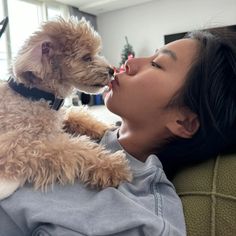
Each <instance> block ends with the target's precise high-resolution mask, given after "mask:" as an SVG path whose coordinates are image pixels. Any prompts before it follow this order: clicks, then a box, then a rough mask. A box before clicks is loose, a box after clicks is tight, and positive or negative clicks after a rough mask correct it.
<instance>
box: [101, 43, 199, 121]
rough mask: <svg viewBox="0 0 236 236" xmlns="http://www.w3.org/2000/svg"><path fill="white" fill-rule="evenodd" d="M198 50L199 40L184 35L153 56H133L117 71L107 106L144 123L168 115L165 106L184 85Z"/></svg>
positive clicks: (130, 118) (106, 97)
mask: <svg viewBox="0 0 236 236" xmlns="http://www.w3.org/2000/svg"><path fill="white" fill-rule="evenodd" d="M196 53H197V41H195V40H192V39H181V40H178V41H175V42H172V43H170V44H167V45H165V46H164V47H162V48H161V49H160V50H158V51H157V52H156V53H155V54H154V55H153V56H151V57H145V58H133V59H130V60H129V61H128V62H127V64H126V71H125V72H124V73H120V74H117V75H116V79H115V80H114V81H112V88H111V90H110V91H109V92H108V93H107V95H106V96H105V99H104V100H105V104H106V106H107V107H108V109H109V110H110V111H111V112H113V113H115V114H117V115H119V116H120V117H121V118H123V119H127V120H130V121H132V122H138V123H140V124H144V122H155V123H156V122H158V120H161V119H162V120H163V119H166V115H167V113H168V112H169V111H167V109H165V107H166V106H167V105H168V103H169V101H170V100H171V98H172V97H173V96H174V95H175V94H176V92H177V91H178V90H179V89H180V88H181V87H182V86H183V84H184V82H185V78H186V74H187V72H188V70H189V69H190V67H191V64H192V62H193V60H194V58H195V55H196Z"/></svg>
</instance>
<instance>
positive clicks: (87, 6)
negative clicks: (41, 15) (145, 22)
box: [55, 0, 154, 15]
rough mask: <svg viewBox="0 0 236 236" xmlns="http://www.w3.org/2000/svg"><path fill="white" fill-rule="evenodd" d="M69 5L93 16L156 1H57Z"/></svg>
mask: <svg viewBox="0 0 236 236" xmlns="http://www.w3.org/2000/svg"><path fill="white" fill-rule="evenodd" d="M55 1H57V2H61V3H64V4H67V5H71V6H74V7H78V8H79V10H80V11H83V12H87V13H90V14H93V15H99V14H102V13H105V12H109V11H114V10H119V9H122V8H126V7H131V6H135V5H139V4H143V3H147V2H151V1H154V0H129V1H128V0H55Z"/></svg>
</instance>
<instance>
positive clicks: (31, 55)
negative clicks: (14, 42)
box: [0, 19, 131, 199]
mask: <svg viewBox="0 0 236 236" xmlns="http://www.w3.org/2000/svg"><path fill="white" fill-rule="evenodd" d="M100 47H101V41H100V37H99V35H98V34H97V33H96V32H95V31H94V30H93V29H92V27H91V26H90V25H89V23H88V22H86V21H85V20H82V21H80V22H77V21H76V19H70V20H69V21H65V20H63V19H59V20H57V21H49V22H46V23H45V24H44V25H43V26H42V28H41V30H40V31H37V32H36V33H35V34H34V35H32V36H31V37H30V38H29V40H28V41H27V42H26V43H25V45H24V46H23V48H22V49H21V50H20V52H19V54H18V55H17V57H16V60H15V61H14V63H13V66H12V76H13V77H14V78H15V81H16V82H18V83H23V84H24V85H25V86H27V87H35V88H38V89H41V90H43V91H46V92H50V93H53V94H54V95H55V96H57V97H59V98H65V97H66V96H68V95H69V94H70V93H71V92H72V90H73V89H74V88H76V89H80V90H82V91H85V92H89V93H97V92H99V91H101V88H102V87H104V86H105V85H106V84H108V82H109V81H110V79H111V78H110V77H111V74H109V70H110V67H109V64H108V63H107V62H106V61H105V59H104V58H102V57H101V56H99V55H98V53H99V51H100ZM64 117H65V122H64V123H63V119H64ZM0 119H1V122H0V199H1V198H4V197H7V196H9V195H10V194H11V193H12V192H13V191H14V190H15V189H16V188H17V187H18V186H20V185H23V184H24V183H25V182H26V181H28V182H31V183H33V185H34V187H35V188H41V189H46V188H47V186H48V185H50V184H53V183H55V182H59V183H61V184H66V183H73V182H74V181H75V179H76V178H79V179H80V180H81V181H82V182H83V183H85V184H89V185H91V186H94V187H106V186H117V185H118V184H119V183H120V182H122V181H126V180H130V179H131V174H130V172H129V168H128V165H127V161H126V160H125V158H124V154H123V153H122V152H116V153H113V154H111V153H109V152H108V151H106V150H105V149H104V148H103V147H102V146H100V145H98V144H97V143H95V142H92V141H91V140H90V138H88V137H87V136H84V135H83V136H80V135H79V136H73V135H71V134H69V133H65V132H64V130H63V127H64V126H65V127H67V128H68V131H70V132H71V133H73V132H76V133H77V134H78V132H79V133H80V134H86V135H88V134H89V135H91V137H93V138H99V137H101V135H102V134H103V133H104V132H105V130H107V129H108V128H109V126H108V125H105V124H103V123H101V122H97V121H96V120H95V119H94V118H92V117H90V116H89V115H86V114H85V113H84V112H81V113H76V112H74V113H71V115H68V114H67V115H65V113H64V111H63V110H59V111H55V110H53V109H51V108H50V106H49V104H48V102H47V101H45V100H39V101H32V100H30V99H28V98H25V97H23V96H22V95H20V94H18V93H16V92H15V91H13V90H12V89H11V88H10V87H9V85H8V83H6V82H3V83H1V84H0ZM69 122H71V124H72V125H70V124H69ZM78 122H79V123H80V124H79V125H78ZM76 123H77V125H76ZM65 127H64V128H65ZM73 127H74V128H73ZM73 129H75V130H73ZM93 131H94V132H93Z"/></svg>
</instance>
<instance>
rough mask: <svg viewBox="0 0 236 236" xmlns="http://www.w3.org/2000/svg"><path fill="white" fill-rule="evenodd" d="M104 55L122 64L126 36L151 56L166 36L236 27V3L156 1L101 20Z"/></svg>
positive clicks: (221, 0)
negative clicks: (202, 29)
mask: <svg viewBox="0 0 236 236" xmlns="http://www.w3.org/2000/svg"><path fill="white" fill-rule="evenodd" d="M97 20H98V22H97V23H98V31H99V33H100V35H101V36H102V40H103V54H104V55H105V57H107V59H108V60H109V61H110V63H111V64H112V65H116V66H118V65H119V62H120V60H121V56H120V55H121V52H122V49H123V47H124V44H125V36H128V39H129V43H130V44H131V45H132V46H133V49H134V51H135V53H136V56H147V55H151V54H152V53H153V52H154V51H155V49H157V48H159V47H161V46H162V45H163V44H164V35H165V34H172V33H179V32H185V31H191V30H196V29H200V28H209V27H217V26H225V25H234V24H235V25H236V0H155V1H153V2H150V3H147V4H143V5H139V6H135V7H130V8H126V9H123V10H118V11H113V12H108V13H105V14H102V15H99V16H98V17H97Z"/></svg>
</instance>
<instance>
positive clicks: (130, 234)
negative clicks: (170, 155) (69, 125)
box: [0, 131, 186, 236]
mask: <svg viewBox="0 0 236 236" xmlns="http://www.w3.org/2000/svg"><path fill="white" fill-rule="evenodd" d="M116 134H117V131H109V132H107V133H106V134H105V135H104V137H103V139H102V141H101V143H102V144H103V145H105V146H106V148H108V149H110V150H112V151H117V150H120V149H122V147H121V146H120V144H119V142H118V140H117V135H116ZM126 155H127V159H128V160H129V163H130V167H131V169H132V171H133V174H134V180H133V182H132V183H123V184H121V185H120V186H119V187H118V188H111V187H110V188H106V189H104V190H101V191H96V190H93V189H90V188H86V187H85V186H83V185H82V184H80V183H79V181H78V182H76V183H75V184H74V185H66V186H60V185H55V186H54V187H53V189H50V190H48V191H47V193H42V192H41V191H35V190H33V188H32V186H31V185H30V184H28V185H25V186H24V187H23V188H20V189H19V190H17V191H16V192H15V193H14V194H13V195H12V196H10V197H9V198H7V199H5V200H3V201H1V202H0V236H23V235H24V236H28V235H33V236H49V235H53V236H62V235H63V236H75V235H77V236H79V235H80V236H81V235H91V236H95V235H96V236H105V235H114V236H121V235H122V236H144V235H145V236H158V235H170V236H183V235H186V230H185V222H184V216H183V210H182V204H181V201H180V199H179V197H178V196H177V194H176V192H175V189H174V187H173V185H172V183H170V181H168V180H167V178H166V176H165V174H164V172H163V169H162V165H161V163H160V161H159V159H158V158H157V156H155V155H150V156H149V157H148V159H147V160H146V162H145V163H143V162H140V161H138V160H137V159H135V158H134V157H132V156H131V155H130V154H128V153H126Z"/></svg>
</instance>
